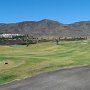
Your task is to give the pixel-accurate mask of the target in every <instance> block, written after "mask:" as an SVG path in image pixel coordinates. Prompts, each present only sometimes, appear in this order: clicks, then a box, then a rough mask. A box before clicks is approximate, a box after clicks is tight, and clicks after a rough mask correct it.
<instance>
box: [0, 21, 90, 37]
mask: <svg viewBox="0 0 90 90" xmlns="http://www.w3.org/2000/svg"><path fill="white" fill-rule="evenodd" d="M0 33H10V34H12V33H19V34H30V35H32V36H37V37H39V36H63V37H65V36H70V37H71V36H72V37H75V36H77V37H80V36H90V21H80V22H75V23H72V24H63V23H60V22H58V21H54V20H49V19H43V20H40V21H23V22H18V23H10V24H4V23H0Z"/></svg>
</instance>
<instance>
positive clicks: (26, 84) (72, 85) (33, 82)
mask: <svg viewBox="0 0 90 90" xmlns="http://www.w3.org/2000/svg"><path fill="white" fill-rule="evenodd" d="M0 90H90V66H85V67H80V68H73V69H61V70H57V71H53V72H48V73H43V74H40V75H37V76H34V77H31V78H27V79H24V80H21V81H14V82H12V83H10V84H6V85H1V86H0Z"/></svg>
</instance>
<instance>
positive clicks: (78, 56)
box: [0, 40, 90, 84]
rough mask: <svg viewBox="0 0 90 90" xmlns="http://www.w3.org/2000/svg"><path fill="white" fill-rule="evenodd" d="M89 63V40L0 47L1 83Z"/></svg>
mask: <svg viewBox="0 0 90 90" xmlns="http://www.w3.org/2000/svg"><path fill="white" fill-rule="evenodd" d="M89 64H90V41H89V40H83V41H69V42H68V41H62V42H59V45H57V44H56V43H55V42H44V43H38V44H31V45H29V46H28V47H26V45H10V46H0V84H5V83H8V82H11V81H14V80H21V79H24V78H27V77H31V76H34V75H37V74H40V73H43V72H49V71H54V70H58V69H61V68H72V67H79V66H84V65H89Z"/></svg>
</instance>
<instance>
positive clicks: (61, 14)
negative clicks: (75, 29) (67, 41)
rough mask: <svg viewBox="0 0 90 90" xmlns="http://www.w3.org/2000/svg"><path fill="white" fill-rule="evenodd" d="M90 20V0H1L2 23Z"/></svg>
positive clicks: (0, 20)
mask: <svg viewBox="0 0 90 90" xmlns="http://www.w3.org/2000/svg"><path fill="white" fill-rule="evenodd" d="M42 19H51V20H56V21H59V22H62V23H65V24H68V23H73V22H78V21H88V20H90V0H0V23H15V22H21V21H38V20H42Z"/></svg>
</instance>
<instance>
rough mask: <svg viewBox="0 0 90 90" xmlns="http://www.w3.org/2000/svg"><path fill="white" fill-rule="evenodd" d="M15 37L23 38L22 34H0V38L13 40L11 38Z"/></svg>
mask: <svg viewBox="0 0 90 90" xmlns="http://www.w3.org/2000/svg"><path fill="white" fill-rule="evenodd" d="M16 36H24V35H22V34H0V38H2V37H3V38H13V37H16Z"/></svg>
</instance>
